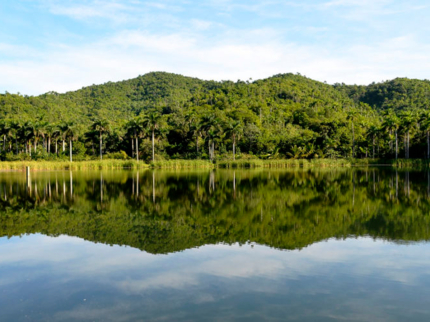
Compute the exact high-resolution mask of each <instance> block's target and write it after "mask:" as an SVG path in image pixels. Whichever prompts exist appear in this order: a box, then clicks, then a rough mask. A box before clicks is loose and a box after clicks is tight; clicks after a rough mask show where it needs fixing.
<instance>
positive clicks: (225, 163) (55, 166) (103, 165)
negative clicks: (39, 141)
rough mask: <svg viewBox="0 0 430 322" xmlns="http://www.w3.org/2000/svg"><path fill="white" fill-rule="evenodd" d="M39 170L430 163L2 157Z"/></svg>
mask: <svg viewBox="0 0 430 322" xmlns="http://www.w3.org/2000/svg"><path fill="white" fill-rule="evenodd" d="M28 166H29V167H30V169H31V171H38V170H101V169H198V168H201V169H217V168H218V169H253V168H346V167H369V166H375V167H392V168H411V169H423V168H428V167H430V161H429V160H424V159H408V160H405V159H398V160H372V159H367V160H365V159H354V160H351V159H311V160H308V159H279V160H261V159H248V160H235V161H233V160H218V161H215V162H211V161H209V160H166V161H156V162H150V163H149V164H148V163H145V162H144V161H136V160H115V159H107V160H91V161H74V162H69V161H0V172H14V171H25V168H26V167H28Z"/></svg>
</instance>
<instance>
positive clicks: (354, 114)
mask: <svg viewBox="0 0 430 322" xmlns="http://www.w3.org/2000/svg"><path fill="white" fill-rule="evenodd" d="M346 119H347V120H349V121H351V127H352V157H353V158H354V156H355V131H354V122H355V121H356V120H357V111H349V112H348V116H347V117H346Z"/></svg>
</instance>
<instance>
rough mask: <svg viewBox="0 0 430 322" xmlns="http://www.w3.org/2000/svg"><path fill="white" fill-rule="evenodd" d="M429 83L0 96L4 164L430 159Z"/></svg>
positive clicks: (138, 86) (161, 80)
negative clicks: (112, 160)
mask: <svg viewBox="0 0 430 322" xmlns="http://www.w3.org/2000/svg"><path fill="white" fill-rule="evenodd" d="M427 93H430V82H428V81H418V80H407V79H397V80H393V81H389V82H385V83H382V84H371V85H369V86H368V87H365V86H348V85H344V84H335V85H333V86H332V85H328V84H325V83H321V82H317V81H313V80H311V79H309V78H306V77H304V76H301V75H293V74H282V75H275V76H273V77H271V78H268V79H265V80H258V81H252V80H249V81H246V82H243V81H237V82H231V81H224V82H213V81H202V80H198V79H194V78H189V77H184V76H180V75H174V74H168V73H150V74H147V75H143V76H139V77H138V78H136V79H132V80H128V81H123V82H118V83H106V84H103V85H93V86H90V87H86V88H83V89H81V90H78V91H74V92H69V93H65V94H58V93H54V92H50V93H46V94H43V95H40V96H37V97H31V96H30V97H29V96H22V95H20V94H9V93H6V94H3V95H0V116H1V121H0V136H1V138H0V140H1V144H0V149H1V154H0V155H1V159H2V160H22V159H24V160H25V159H30V158H31V159H36V160H37V159H48V160H50V159H57V158H59V159H70V160H85V159H92V158H134V159H136V160H144V161H150V160H156V159H172V158H173V159H179V158H181V159H209V160H216V159H236V158H256V157H258V158H263V159H267V158H273V159H276V158H293V159H301V158H307V159H312V158H351V157H354V158H393V159H394V158H429V157H430V142H429V141H430V138H429V131H430V114H429V113H430V112H429V111H428V108H427V106H428V105H427V104H428V103H429V97H428V94H427Z"/></svg>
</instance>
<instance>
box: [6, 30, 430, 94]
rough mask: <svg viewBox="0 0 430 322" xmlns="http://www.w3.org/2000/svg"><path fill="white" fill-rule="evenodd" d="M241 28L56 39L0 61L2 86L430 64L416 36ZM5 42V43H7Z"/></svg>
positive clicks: (399, 69) (369, 72) (406, 71)
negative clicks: (315, 40)
mask: <svg viewBox="0 0 430 322" xmlns="http://www.w3.org/2000/svg"><path fill="white" fill-rule="evenodd" d="M239 34H240V33H232V32H226V33H224V36H223V37H222V40H221V41H213V39H205V38H204V37H203V36H202V35H199V34H198V33H193V34H187V33H180V32H179V33H170V34H163V35H160V34H154V33H150V32H148V31H136V30H130V31H121V32H119V33H117V34H116V35H113V36H112V37H107V38H105V39H103V40H101V41H98V42H95V43H92V44H88V45H76V46H58V47H57V48H53V50H51V51H49V53H47V54H46V55H43V54H42V53H41V52H39V53H32V55H36V57H37V59H26V58H29V57H22V56H21V57H17V59H15V60H14V61H12V62H6V61H0V70H1V71H2V75H3V77H2V78H1V79H0V88H1V89H3V90H8V91H11V92H16V91H20V92H21V93H26V94H39V93H42V92H47V91H51V90H55V91H58V92H64V91H67V90H75V89H79V88H81V87H82V86H87V85H91V84H93V83H96V84H97V83H103V82H107V81H119V80H123V79H128V78H133V77H136V76H137V75H139V74H144V73H146V72H150V71H168V72H175V73H180V74H184V75H189V76H194V77H200V78H203V79H216V80H224V79H231V80H237V79H248V78H249V77H252V78H253V79H259V78H264V77H268V76H271V75H273V74H277V73H282V72H294V73H295V72H299V73H301V74H304V75H306V76H308V77H311V78H314V79H317V80H320V81H328V82H329V83H334V82H346V83H359V84H366V83H370V82H372V81H380V80H383V79H390V78H394V77H397V76H408V77H415V78H426V76H427V75H428V71H429V70H430V63H429V62H428V56H429V55H430V46H429V45H426V44H422V43H420V42H419V41H418V40H417V39H415V38H414V37H413V36H403V37H395V38H392V39H388V40H386V41H384V42H382V43H380V44H378V45H376V46H375V45H372V44H369V45H366V44H357V45H354V46H352V47H350V48H347V49H344V48H341V47H335V48H333V47H331V48H329V47H327V48H326V47H325V46H324V45H323V44H315V45H309V46H306V45H300V44H296V43H293V42H290V43H289V42H284V41H283V40H282V37H281V36H280V35H279V33H277V32H276V31H274V30H271V29H258V30H250V31H248V32H247V35H246V36H245V37H240V36H239ZM2 48H6V49H7V48H8V46H7V44H6V45H5V44H3V47H2ZM0 49H1V48H0Z"/></svg>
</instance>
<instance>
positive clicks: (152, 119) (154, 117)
mask: <svg viewBox="0 0 430 322" xmlns="http://www.w3.org/2000/svg"><path fill="white" fill-rule="evenodd" d="M162 117H163V116H162V115H161V114H160V113H159V112H157V111H153V112H151V113H149V114H147V115H145V116H144V117H143V119H142V123H143V125H144V126H145V127H146V128H148V129H149V131H150V132H151V134H152V135H151V137H152V161H155V145H154V140H155V130H157V129H158V128H159V126H160V123H161V120H162Z"/></svg>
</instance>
